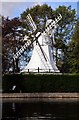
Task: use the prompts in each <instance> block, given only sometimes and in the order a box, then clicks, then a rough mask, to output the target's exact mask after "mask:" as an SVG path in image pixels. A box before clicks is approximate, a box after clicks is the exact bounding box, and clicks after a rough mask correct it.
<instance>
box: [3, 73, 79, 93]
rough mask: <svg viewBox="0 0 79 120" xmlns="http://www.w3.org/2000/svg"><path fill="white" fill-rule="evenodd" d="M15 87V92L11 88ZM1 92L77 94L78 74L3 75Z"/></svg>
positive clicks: (78, 87)
mask: <svg viewBox="0 0 79 120" xmlns="http://www.w3.org/2000/svg"><path fill="white" fill-rule="evenodd" d="M14 85H16V88H15V90H12V87H13V86H14ZM2 89H3V92H8V93H9V92H27V93H34V92H79V74H77V75H73V74H72V75H69V74H68V75H53V74H37V75H35V74H24V75H23V74H11V75H4V76H3V80H2Z"/></svg>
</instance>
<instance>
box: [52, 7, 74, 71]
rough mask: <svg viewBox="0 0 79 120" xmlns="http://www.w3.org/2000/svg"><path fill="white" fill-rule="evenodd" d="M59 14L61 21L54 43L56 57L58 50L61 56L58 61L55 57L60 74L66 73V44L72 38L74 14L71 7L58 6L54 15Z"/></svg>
mask: <svg viewBox="0 0 79 120" xmlns="http://www.w3.org/2000/svg"><path fill="white" fill-rule="evenodd" d="M58 13H60V14H61V15H62V20H61V21H60V22H59V27H57V29H56V33H55V41H56V45H55V46H56V55H58V49H61V51H62V55H61V58H60V61H58V58H57V56H56V58H57V59H56V60H57V64H58V66H59V68H60V71H61V72H68V69H67V67H68V65H67V61H68V52H67V49H68V42H69V41H70V40H71V38H72V34H73V30H74V25H75V23H76V14H75V13H76V12H75V10H74V9H71V6H69V7H66V6H59V7H58V8H57V9H56V10H55V11H54V14H55V15H57V14H58Z"/></svg>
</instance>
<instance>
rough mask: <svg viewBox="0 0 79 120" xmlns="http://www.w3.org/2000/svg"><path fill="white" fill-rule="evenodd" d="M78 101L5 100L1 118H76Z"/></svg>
mask: <svg viewBox="0 0 79 120" xmlns="http://www.w3.org/2000/svg"><path fill="white" fill-rule="evenodd" d="M78 119H79V102H55V101H54V102H47V101H46V102H45V101H38V102H34V101H33V102H32V101H26V100H24V101H18V102H17V101H13V102H12V101H7V102H5V101H4V102H3V109H2V120H78Z"/></svg>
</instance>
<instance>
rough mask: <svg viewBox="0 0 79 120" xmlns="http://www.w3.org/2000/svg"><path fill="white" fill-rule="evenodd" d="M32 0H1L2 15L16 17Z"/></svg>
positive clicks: (32, 3) (30, 4)
mask: <svg viewBox="0 0 79 120" xmlns="http://www.w3.org/2000/svg"><path fill="white" fill-rule="evenodd" d="M34 4H35V3H34V2H3V3H2V15H3V16H5V17H7V16H9V17H10V18H13V17H18V16H20V14H21V13H22V12H23V11H25V10H26V9H27V8H28V7H29V8H30V7H32V6H33V5H34Z"/></svg>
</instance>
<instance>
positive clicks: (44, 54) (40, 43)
mask: <svg viewBox="0 0 79 120" xmlns="http://www.w3.org/2000/svg"><path fill="white" fill-rule="evenodd" d="M26 18H27V19H26V20H27V22H28V24H29V25H30V26H31V27H32V29H33V31H34V32H36V30H37V27H36V25H35V23H34V21H33V19H32V17H31V16H30V14H28V15H27V17H26ZM61 18H62V16H61V14H59V15H58V16H57V18H55V20H52V19H49V20H47V22H46V27H45V29H44V30H43V31H42V32H38V33H36V34H34V36H33V35H32V37H33V39H32V41H31V40H30V39H29V37H26V36H25V39H26V41H27V42H26V43H25V44H24V46H23V47H22V48H21V49H20V50H19V51H18V52H17V53H16V54H15V55H14V60H15V59H17V58H18V57H19V56H20V55H21V53H22V52H24V51H25V49H26V48H27V47H29V46H30V45H31V44H32V43H33V46H34V49H33V53H32V57H31V59H30V61H29V63H28V64H27V66H25V68H24V69H23V70H22V71H21V72H60V71H59V70H58V68H57V66H56V64H55V62H54V60H53V55H52V52H53V51H52V47H51V46H52V43H51V36H53V42H54V30H55V28H56V25H57V23H58V22H59V21H60V20H61Z"/></svg>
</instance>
